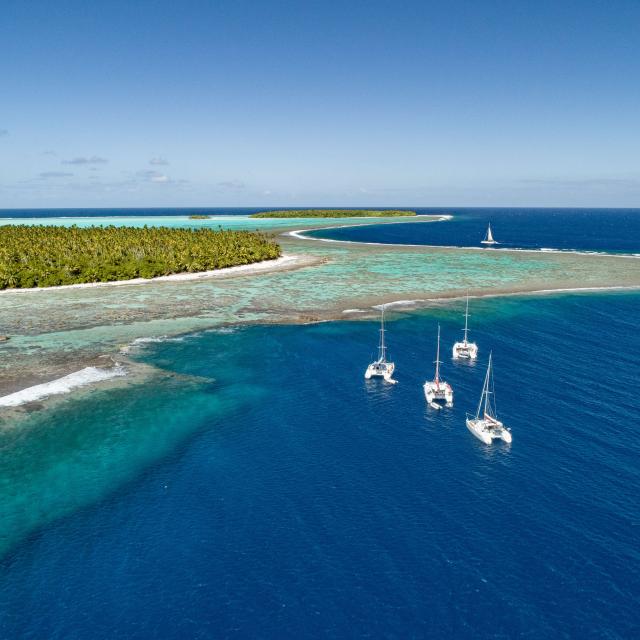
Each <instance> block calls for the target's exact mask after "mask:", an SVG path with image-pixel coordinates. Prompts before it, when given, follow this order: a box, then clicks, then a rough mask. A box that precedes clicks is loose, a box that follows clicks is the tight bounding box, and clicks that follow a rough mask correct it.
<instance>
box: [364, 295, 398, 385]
mask: <svg viewBox="0 0 640 640" xmlns="http://www.w3.org/2000/svg"><path fill="white" fill-rule="evenodd" d="M384 333H385V328H384V305H383V306H382V314H381V316H380V344H379V345H378V359H377V360H375V361H374V362H372V363H371V364H370V365H369V366H368V367H367V370H366V372H365V374H364V377H365V379H366V380H370V379H371V378H384V380H385V381H386V382H390V383H391V384H395V383H396V382H397V380H394V379H393V372H394V370H395V368H396V365H395V364H394V363H393V362H387V346H386V344H385V342H384Z"/></svg>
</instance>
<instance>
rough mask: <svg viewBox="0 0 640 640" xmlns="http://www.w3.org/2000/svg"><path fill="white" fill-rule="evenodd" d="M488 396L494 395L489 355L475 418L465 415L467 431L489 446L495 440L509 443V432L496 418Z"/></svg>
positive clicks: (494, 409) (491, 401)
mask: <svg viewBox="0 0 640 640" xmlns="http://www.w3.org/2000/svg"><path fill="white" fill-rule="evenodd" d="M490 395H494V391H493V373H492V371H491V354H489V365H488V366H487V374H486V375H485V377H484V384H483V385H482V394H481V395H480V402H479V403H478V410H477V411H476V415H475V418H474V417H473V416H471V415H469V414H467V429H469V431H471V433H473V435H474V436H475V437H476V438H478V440H482V442H484V443H485V444H491V443H492V442H493V441H494V440H496V439H497V440H504V441H505V442H511V431H509V429H507V428H506V427H505V426H504V424H502V422H500V420H498V418H497V417H496V406H495V399H493V400H492V399H490V398H489V396H490ZM480 415H482V417H480Z"/></svg>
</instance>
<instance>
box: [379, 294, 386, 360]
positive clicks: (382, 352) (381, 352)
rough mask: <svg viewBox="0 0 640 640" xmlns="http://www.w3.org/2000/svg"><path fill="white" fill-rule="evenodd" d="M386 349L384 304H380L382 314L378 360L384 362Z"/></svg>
mask: <svg viewBox="0 0 640 640" xmlns="http://www.w3.org/2000/svg"><path fill="white" fill-rule="evenodd" d="M386 351H387V349H386V346H385V344H384V305H382V315H381V317H380V347H379V349H378V356H379V358H380V362H384V361H385V360H386V357H387V353H386Z"/></svg>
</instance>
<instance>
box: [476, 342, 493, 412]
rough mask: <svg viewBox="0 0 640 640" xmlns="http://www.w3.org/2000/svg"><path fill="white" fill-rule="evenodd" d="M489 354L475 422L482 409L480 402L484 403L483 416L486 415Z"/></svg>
mask: <svg viewBox="0 0 640 640" xmlns="http://www.w3.org/2000/svg"><path fill="white" fill-rule="evenodd" d="M491 355H492V354H491V353H489V365H488V366H487V373H486V374H485V376H484V383H483V385H482V393H481V394H480V402H479V403H478V410H477V411H476V420H477V419H478V418H479V417H480V409H482V402H483V401H484V413H483V417H484V415H486V413H487V398H488V397H489V372H490V371H491Z"/></svg>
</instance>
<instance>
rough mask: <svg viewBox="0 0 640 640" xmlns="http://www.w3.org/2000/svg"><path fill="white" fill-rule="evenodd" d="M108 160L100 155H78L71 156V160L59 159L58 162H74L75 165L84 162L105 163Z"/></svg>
mask: <svg viewBox="0 0 640 640" xmlns="http://www.w3.org/2000/svg"><path fill="white" fill-rule="evenodd" d="M107 162H109V161H108V160H107V159H106V158H102V157H100V156H90V157H87V156H78V157H76V158H72V159H71V160H61V161H60V164H75V165H84V164H106V163H107Z"/></svg>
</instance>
